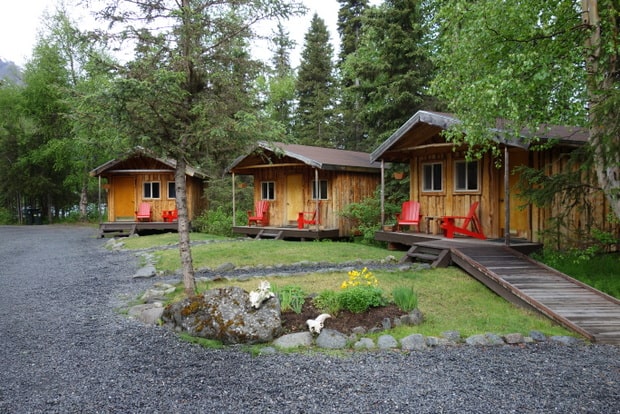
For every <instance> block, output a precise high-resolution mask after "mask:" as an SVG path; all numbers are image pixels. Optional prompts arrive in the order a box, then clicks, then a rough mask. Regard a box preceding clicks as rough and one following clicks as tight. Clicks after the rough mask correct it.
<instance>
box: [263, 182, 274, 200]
mask: <svg viewBox="0 0 620 414" xmlns="http://www.w3.org/2000/svg"><path fill="white" fill-rule="evenodd" d="M270 185H271V187H272V191H271V194H270V191H269V187H270ZM270 195H271V196H272V197H271V198H270V197H269V196H270ZM265 196H267V197H265ZM260 199H261V200H269V201H271V200H275V199H276V182H275V181H261V183H260Z"/></svg>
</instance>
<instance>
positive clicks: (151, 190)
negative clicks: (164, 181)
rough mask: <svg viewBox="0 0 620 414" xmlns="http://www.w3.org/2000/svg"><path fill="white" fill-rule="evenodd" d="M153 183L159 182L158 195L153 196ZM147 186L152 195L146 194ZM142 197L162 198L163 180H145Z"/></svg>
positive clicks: (146, 198)
mask: <svg viewBox="0 0 620 414" xmlns="http://www.w3.org/2000/svg"><path fill="white" fill-rule="evenodd" d="M153 184H157V195H158V196H157V197H153ZM147 186H148V188H149V193H150V195H149V196H147V195H146V189H147ZM142 199H143V200H161V182H160V181H144V182H143V183H142Z"/></svg>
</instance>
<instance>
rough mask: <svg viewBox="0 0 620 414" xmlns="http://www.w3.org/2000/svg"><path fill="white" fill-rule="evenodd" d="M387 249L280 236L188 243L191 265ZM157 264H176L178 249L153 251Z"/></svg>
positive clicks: (359, 254) (261, 262)
mask: <svg viewBox="0 0 620 414" xmlns="http://www.w3.org/2000/svg"><path fill="white" fill-rule="evenodd" d="M389 254H390V252H389V251H387V250H385V249H382V248H380V247H373V246H366V245H361V244H354V243H344V242H343V243H340V242H290V241H284V240H252V241H228V242H227V241H222V242H220V243H212V244H206V245H198V246H194V247H192V258H193V260H194V268H195V269H200V268H210V269H213V268H216V267H218V266H220V265H221V264H223V263H229V262H230V263H232V264H234V265H235V266H237V267H242V266H268V265H275V264H292V263H298V262H303V261H309V262H322V261H328V262H329V263H343V262H347V261H350V260H357V259H363V260H369V259H370V260H380V259H385V257H386V256H388V255H389ZM156 257H157V267H158V268H159V269H160V270H164V271H175V270H177V269H179V268H180V266H181V264H180V259H179V252H178V251H176V250H166V251H161V252H157V254H156Z"/></svg>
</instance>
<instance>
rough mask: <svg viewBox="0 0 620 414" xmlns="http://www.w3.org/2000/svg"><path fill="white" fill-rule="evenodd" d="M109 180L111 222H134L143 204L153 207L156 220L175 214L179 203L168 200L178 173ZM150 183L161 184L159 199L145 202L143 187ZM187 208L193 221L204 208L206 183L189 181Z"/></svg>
mask: <svg viewBox="0 0 620 414" xmlns="http://www.w3.org/2000/svg"><path fill="white" fill-rule="evenodd" d="M106 178H107V180H108V185H107V187H108V221H111V222H113V221H134V220H135V211H136V210H137V209H138V206H139V205H140V203H142V202H146V203H149V204H150V205H151V212H152V220H153V221H163V216H162V213H163V211H164V210H174V209H175V208H176V199H175V198H170V197H168V183H174V172H153V173H139V174H125V175H111V176H108V177H106ZM147 182H158V183H159V189H160V194H159V197H158V198H144V197H143V196H144V194H143V186H144V183H147ZM186 185H187V208H188V216H189V219H190V220H193V219H194V217H196V216H197V215H198V214H200V212H201V210H202V209H203V208H204V205H205V203H204V198H203V190H204V185H203V182H202V180H200V179H198V178H194V177H188V178H187V182H186Z"/></svg>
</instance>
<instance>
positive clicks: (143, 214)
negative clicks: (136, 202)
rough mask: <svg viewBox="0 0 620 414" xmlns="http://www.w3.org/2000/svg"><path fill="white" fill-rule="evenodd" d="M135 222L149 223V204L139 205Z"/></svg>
mask: <svg viewBox="0 0 620 414" xmlns="http://www.w3.org/2000/svg"><path fill="white" fill-rule="evenodd" d="M136 221H151V205H150V204H149V203H140V206H138V211H136Z"/></svg>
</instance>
